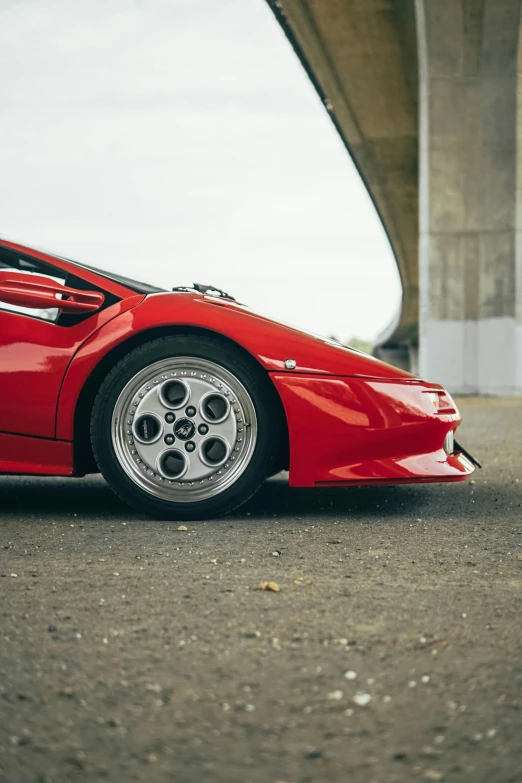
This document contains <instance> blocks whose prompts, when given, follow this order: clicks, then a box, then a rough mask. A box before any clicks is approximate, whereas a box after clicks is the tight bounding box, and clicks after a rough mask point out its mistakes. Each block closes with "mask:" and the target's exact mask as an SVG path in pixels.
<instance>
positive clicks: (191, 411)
mask: <svg viewBox="0 0 522 783" xmlns="http://www.w3.org/2000/svg"><path fill="white" fill-rule="evenodd" d="M185 413H186V414H187V416H190V417H191V418H193V417H194V416H195V415H196V409H195V407H194V406H193V405H189V406H188V408H186V410H185Z"/></svg>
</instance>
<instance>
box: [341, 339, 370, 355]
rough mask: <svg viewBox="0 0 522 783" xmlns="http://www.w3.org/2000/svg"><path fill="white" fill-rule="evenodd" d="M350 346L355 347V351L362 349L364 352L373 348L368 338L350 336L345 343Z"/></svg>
mask: <svg viewBox="0 0 522 783" xmlns="http://www.w3.org/2000/svg"><path fill="white" fill-rule="evenodd" d="M345 344H346V345H347V346H349V347H350V348H355V349H356V350H357V351H364V353H370V354H371V353H372V352H373V349H374V345H373V343H370V342H369V341H368V340H361V339H360V338H359V337H352V339H351V340H348V341H347V342H346V343H345Z"/></svg>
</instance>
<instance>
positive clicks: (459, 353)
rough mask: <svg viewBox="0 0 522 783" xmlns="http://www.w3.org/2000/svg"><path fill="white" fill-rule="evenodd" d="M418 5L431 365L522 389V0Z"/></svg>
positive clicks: (456, 380)
mask: <svg viewBox="0 0 522 783" xmlns="http://www.w3.org/2000/svg"><path fill="white" fill-rule="evenodd" d="M416 13H417V29H418V47H419V70H420V137H419V138H420V189H419V190H420V256H419V264H420V372H421V374H422V375H423V376H426V377H429V378H434V379H440V380H441V382H443V383H445V384H446V385H447V386H448V387H449V388H450V389H452V390H454V391H457V392H467V393H486V394H513V393H522V265H521V250H522V241H521V236H522V234H521V233H520V229H521V226H520V221H521V219H522V213H521V209H520V184H519V180H520V173H521V172H520V170H517V151H518V144H519V143H520V142H522V138H521V137H520V127H521V126H520V117H519V107H518V101H517V87H518V85H519V74H518V70H519V69H518V51H519V29H520V0H416ZM518 168H519V169H520V166H519V167H518ZM517 207H518V209H517Z"/></svg>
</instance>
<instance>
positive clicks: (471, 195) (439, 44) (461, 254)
mask: <svg viewBox="0 0 522 783" xmlns="http://www.w3.org/2000/svg"><path fill="white" fill-rule="evenodd" d="M268 2H269V4H270V6H271V7H272V10H273V11H274V13H275V15H276V17H277V18H278V20H279V22H280V24H281V25H282V27H283V29H284V30H285V32H286V34H287V36H288V38H289V40H290V42H291V43H292V45H293V46H294V49H295V51H296V53H297V54H298V56H299V57H300V59H301V61H302V63H303V65H304V66H305V68H306V69H307V71H308V73H309V75H310V78H311V79H312V81H313V82H314V84H315V86H316V88H317V90H318V92H319V94H320V95H321V97H322V98H323V101H324V103H325V106H326V108H327V110H328V111H329V112H330V114H331V117H332V120H333V121H334V123H335V124H336V126H337V129H338V130H339V133H340V134H341V136H342V138H343V139H344V141H345V144H346V146H347V148H348V149H349V152H350V154H351V155H352V157H353V159H354V161H355V163H356V165H357V167H358V169H359V172H360V174H361V176H362V178H363V180H364V181H365V183H366V185H367V187H368V190H369V192H370V194H371V196H372V198H373V200H374V203H375V206H376V208H377V210H378V212H379V214H380V216H381V219H382V221H383V224H384V226H385V228H386V231H387V233H388V236H389V239H390V242H391V245H392V248H393V251H394V253H395V257H396V259H397V264H398V267H399V271H400V275H401V279H402V284H403V301H402V309H401V313H400V315H399V316H398V318H397V321H396V323H395V324H393V325H392V326H391V327H390V330H389V332H388V333H387V335H386V336H385V338H384V340H383V342H382V345H381V352H382V353H384V355H385V356H386V354H387V358H388V359H390V360H392V361H394V360H395V361H396V362H397V363H399V364H403V365H404V364H406V363H409V364H410V366H412V369H414V370H416V369H417V361H416V360H417V347H419V349H420V360H419V364H420V372H421V374H422V375H424V376H428V377H432V378H434V379H440V380H442V382H444V383H446V384H447V385H448V386H449V387H450V388H452V389H453V390H455V391H462V392H486V393H494V394H510V393H522V258H521V255H520V253H521V249H522V234H520V228H519V222H520V218H522V209H520V207H519V200H520V195H521V194H522V188H521V187H520V184H519V182H520V174H521V173H522V167H521V164H520V163H519V160H518V158H519V156H518V154H517V152H518V140H519V137H520V133H521V131H520V116H521V114H520V107H519V100H518V94H522V89H521V84H522V83H521V68H520V64H519V51H520V45H519V31H520V5H521V3H520V0H268ZM519 216H520V217H519ZM500 347H501V348H502V350H499V348H500Z"/></svg>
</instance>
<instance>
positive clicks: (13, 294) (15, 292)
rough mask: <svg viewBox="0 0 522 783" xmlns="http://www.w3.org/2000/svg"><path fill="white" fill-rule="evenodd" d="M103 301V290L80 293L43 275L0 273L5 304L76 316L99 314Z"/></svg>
mask: <svg viewBox="0 0 522 783" xmlns="http://www.w3.org/2000/svg"><path fill="white" fill-rule="evenodd" d="M104 301H105V296H104V294H102V293H101V291H79V290H77V289H75V288H68V287H67V286H65V285H62V284H61V283H57V282H55V281H54V280H51V279H50V278H48V277H44V276H42V275H27V274H23V273H21V274H19V275H18V274H16V273H15V274H13V273H12V272H5V271H1V272H0V302H5V303H6V304H12V305H16V306H18V307H29V308H39V309H42V310H46V309H55V308H57V309H58V310H60V311H62V312H64V313H72V314H74V313H93V312H96V310H99V309H100V307H101V306H102V305H103V303H104Z"/></svg>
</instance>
